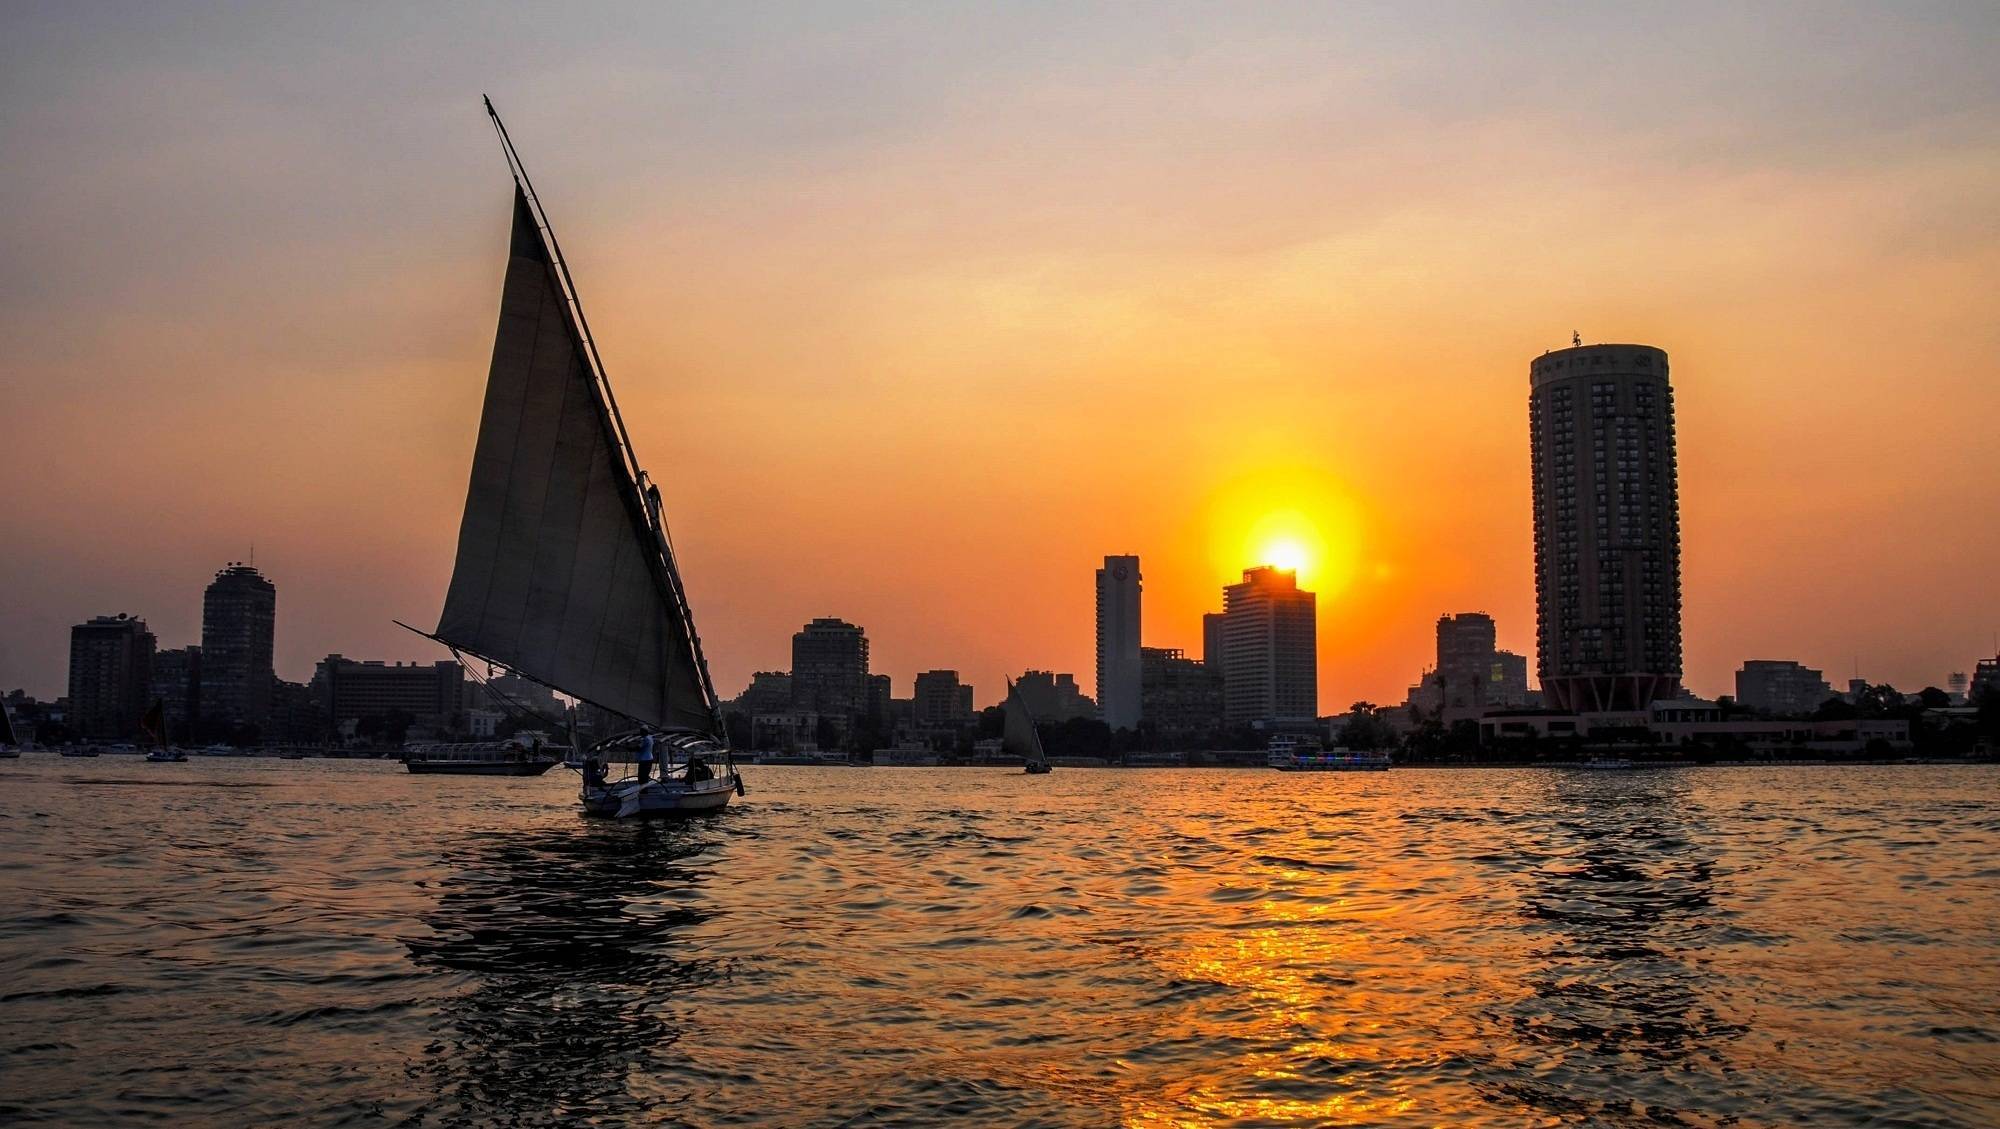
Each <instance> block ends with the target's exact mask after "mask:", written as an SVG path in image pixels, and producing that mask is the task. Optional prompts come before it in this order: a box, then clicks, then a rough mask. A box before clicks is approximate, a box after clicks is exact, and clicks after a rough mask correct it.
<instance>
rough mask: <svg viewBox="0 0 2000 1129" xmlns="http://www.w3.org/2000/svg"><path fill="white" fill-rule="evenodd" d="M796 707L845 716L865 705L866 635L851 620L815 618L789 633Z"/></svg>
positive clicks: (852, 713)
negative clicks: (795, 631) (802, 627)
mask: <svg viewBox="0 0 2000 1129" xmlns="http://www.w3.org/2000/svg"><path fill="white" fill-rule="evenodd" d="M792 704H793V706H794V708H795V710H796V711H798V712H803V713H816V714H821V715H824V716H828V717H832V718H836V719H842V720H838V721H836V722H835V724H837V725H841V726H842V728H843V731H844V730H845V720H847V719H852V718H854V717H857V716H859V715H860V714H862V713H863V712H864V711H866V710H867V708H868V637H867V636H866V635H863V634H862V633H861V629H860V628H859V627H856V626H855V625H853V624H851V623H847V622H845V621H843V620H838V619H816V620H813V621H812V622H811V623H808V624H806V626H805V628H804V630H801V631H799V632H798V633H797V634H795V635H793V636H792Z"/></svg>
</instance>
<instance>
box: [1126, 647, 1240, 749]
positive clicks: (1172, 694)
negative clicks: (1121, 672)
mask: <svg viewBox="0 0 2000 1129" xmlns="http://www.w3.org/2000/svg"><path fill="white" fill-rule="evenodd" d="M1139 670H1140V697H1141V699H1142V700H1143V703H1144V705H1143V709H1142V712H1143V713H1144V716H1145V718H1146V722H1147V724H1149V725H1151V726H1152V727H1153V728H1154V729H1155V730H1157V731H1159V732H1161V733H1202V732H1206V731H1208V730H1211V729H1214V728H1216V727H1217V726H1219V725H1221V724H1222V679H1221V677H1219V676H1218V675H1216V674H1215V672H1213V671H1211V670H1209V669H1208V664H1207V663H1205V662H1203V661H1201V660H1200V659H1191V658H1188V657H1187V656H1186V655H1185V654H1183V653H1182V652H1181V649H1180V648H1178V647H1143V648H1141V649H1140V651H1139Z"/></svg>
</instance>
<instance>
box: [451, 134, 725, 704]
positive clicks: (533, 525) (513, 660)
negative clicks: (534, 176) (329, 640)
mask: <svg viewBox="0 0 2000 1129" xmlns="http://www.w3.org/2000/svg"><path fill="white" fill-rule="evenodd" d="M509 155H510V157H511V156H512V154H511V147H510V154H509ZM517 167H518V166H517ZM529 191H530V192H532V189H529ZM529 200H530V197H529V195H528V194H527V193H524V192H523V191H522V181H521V180H520V179H519V178H518V175H517V180H516V183H515V191H514V231H513V239H512V253H511V255H510V256H509V258H508V260H507V279H506V283H505V286H504V288H503V290H502V291H501V297H500V324H499V329H498V331H497V332H496V334H495V335H494V340H493V364H492V367H491V369H490V371H489V373H488V375H487V381H486V403H485V408H484V411H483V413H482V414H481V416H480V421H479V441H478V446H477V448H476V449H475V451H474V454H473V459H472V477H471V483H470V485H469V487H468V489H467V491H466V498H465V515H464V518H463V520H462V521H461V523H460V526H459V533H458V557H457V560H456V563H455V564H454V565H453V567H452V576H451V587H450V589H449V591H448V592H447V593H446V595H445V602H444V611H443V614H442V615H441V616H440V617H439V619H438V626H437V633H436V634H437V638H438V639H439V640H441V641H442V642H444V643H446V644H449V645H450V646H453V647H456V648H458V649H460V650H464V651H467V652H470V653H472V654H474V655H477V656H479V657H481V658H485V659H488V660H491V661H494V662H498V663H501V664H503V665H505V666H507V667H510V668H512V669H514V670H516V671H518V672H520V673H522V674H525V675H527V676H528V677H530V678H533V679H535V680H537V681H540V682H544V683H547V684H548V685H550V686H552V687H554V688H556V689H558V690H561V691H563V692H564V693H567V694H570V695H572V696H574V697H577V698H580V699H582V700H584V701H587V702H590V703H592V704H595V705H598V706H602V707H604V708H606V709H610V710H613V711H615V712H617V713H621V714H624V715H626V716H627V717H630V718H632V719H634V720H637V721H640V722H644V723H646V724H648V725H653V726H658V727H661V728H685V729H694V730H699V731H702V732H705V733H716V734H718V735H719V732H718V730H719V726H718V724H717V720H716V719H717V714H716V703H715V699H714V695H713V692H712V690H711V689H710V686H709V681H708V675H707V671H706V669H705V668H704V666H703V663H702V658H701V650H700V643H699V641H698V640H697V638H696V636H695V633H694V626H693V624H692V623H691V622H690V617H689V616H688V614H687V611H686V601H685V599H684V598H683V597H682V595H681V589H680V578H679V576H678V575H676V573H675V571H674V564H673V560H672V555H671V550H670V549H669V548H668V546H667V542H666V538H665V533H664V526H663V525H658V524H656V523H657V522H658V521H659V520H660V519H659V518H658V516H657V507H658V498H657V495H656V494H652V493H651V492H650V491H642V490H641V488H640V485H639V482H638V481H637V480H635V478H634V472H635V469H636V464H635V463H634V462H633V461H632V460H631V459H630V458H629V454H628V449H627V447H626V445H625V443H624V441H623V433H622V428H621V427H620V426H619V424H618V422H617V420H616V413H615V407H614V405H613V404H612V403H611V402H610V401H609V400H608V388H606V387H605V386H604V385H603V384H602V375H601V372H600V370H599V368H598V366H597V365H596V364H595V357H594V354H593V352H591V351H590V350H588V349H587V347H586V346H587V342H588V336H587V333H586V332H585V331H584V330H583V329H582V328H581V327H580V325H579V316H576V315H573V314H572V302H571V295H572V293H573V292H572V291H570V290H566V289H565V284H566V281H567V272H566V271H563V270H562V269H561V259H560V256H559V255H557V254H552V253H551V249H550V247H551V241H549V240H545V239H544V233H543V226H544V225H542V224H538V223H537V221H536V211H535V209H534V208H531V207H530V203H529Z"/></svg>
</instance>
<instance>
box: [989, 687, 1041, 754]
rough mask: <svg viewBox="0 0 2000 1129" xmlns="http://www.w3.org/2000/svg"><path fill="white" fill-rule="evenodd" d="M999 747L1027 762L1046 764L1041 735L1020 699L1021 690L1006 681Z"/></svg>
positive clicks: (1025, 705)
mask: <svg viewBox="0 0 2000 1129" xmlns="http://www.w3.org/2000/svg"><path fill="white" fill-rule="evenodd" d="M1001 721H1002V724H1001V727H1000V747H1001V748H1002V749H1004V750H1006V751H1007V753H1008V754H1010V755H1012V756H1017V757H1020V758H1021V760H1022V761H1023V762H1024V763H1027V764H1047V763H1048V760H1049V758H1048V756H1047V754H1045V753H1043V752H1042V735H1041V734H1040V733H1039V732H1037V731H1036V729H1035V719H1034V718H1033V717H1031V716H1030V715H1029V714H1028V704H1027V703H1026V702H1024V701H1022V700H1021V692H1020V691H1019V690H1017V689H1015V688H1014V684H1013V683H1012V682H1011V681H1010V682H1008V683H1007V702H1006V704H1005V705H1004V706H1003V707H1001Z"/></svg>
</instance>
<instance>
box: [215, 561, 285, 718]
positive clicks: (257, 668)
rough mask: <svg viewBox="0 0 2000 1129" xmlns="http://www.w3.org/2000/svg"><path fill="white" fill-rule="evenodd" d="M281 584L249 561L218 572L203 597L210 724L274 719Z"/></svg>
mask: <svg viewBox="0 0 2000 1129" xmlns="http://www.w3.org/2000/svg"><path fill="white" fill-rule="evenodd" d="M277 622H278V589H277V588H276V587H275V586H274V585H272V583H271V582H270V581H269V580H266V579H264V576H263V574H262V573H259V572H258V571H257V570H256V569H255V568H253V567H251V566H249V565H246V564H231V565H229V566H228V567H227V568H224V569H223V570H222V571H221V572H218V573H216V574H215V579H214V580H213V581H211V582H210V583H209V586H208V591H207V592H206V593H204V594H203V596H202V601H201V719H202V725H203V726H204V727H207V726H225V727H226V726H237V725H254V726H257V727H259V728H262V727H263V725H264V723H265V722H266V721H268V720H270V713H271V683H272V681H273V680H274V679H275V678H276V675H274V674H273V673H272V671H271V646H272V642H273V639H274V636H275V634H276V631H277Z"/></svg>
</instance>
